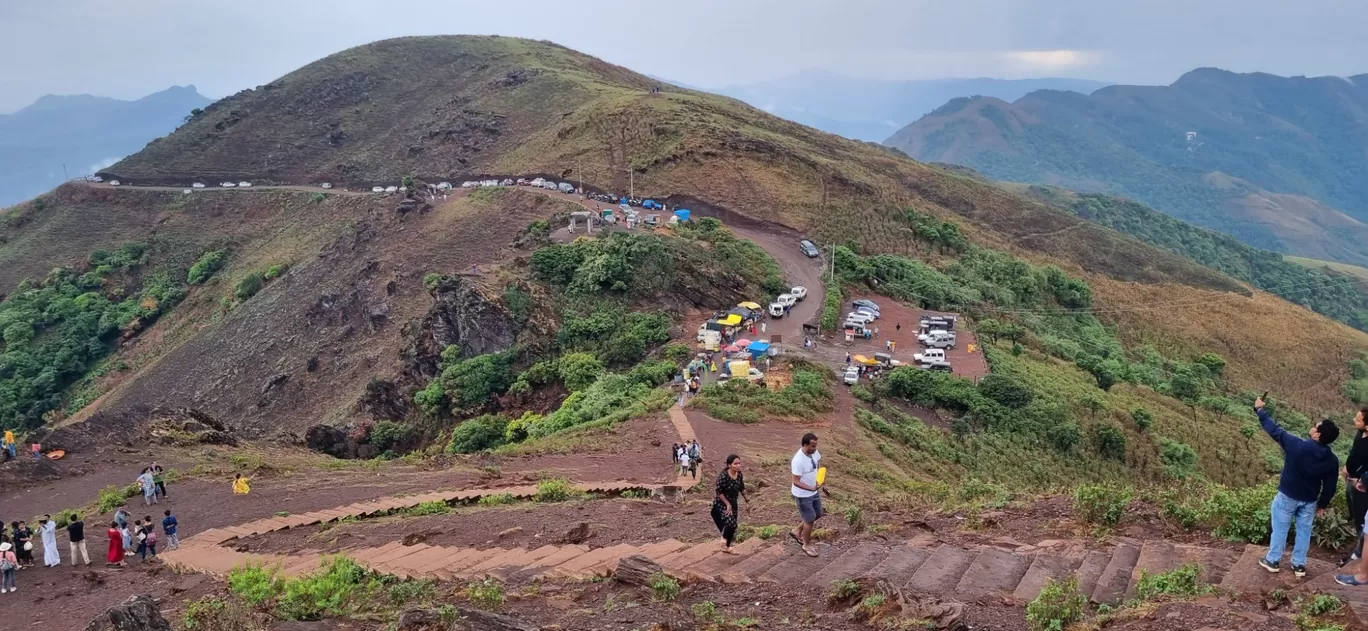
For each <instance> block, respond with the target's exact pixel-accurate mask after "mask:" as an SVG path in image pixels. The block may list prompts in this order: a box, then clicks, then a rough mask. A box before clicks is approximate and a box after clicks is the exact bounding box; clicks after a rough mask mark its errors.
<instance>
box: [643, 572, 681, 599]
mask: <svg viewBox="0 0 1368 631" xmlns="http://www.w3.org/2000/svg"><path fill="white" fill-rule="evenodd" d="M650 585H651V599H652V600H655V601H656V602H671V601H673V600H675V599H676V598H679V581H677V580H675V579H674V577H672V576H670V575H669V574H666V573H664V572H657V573H655V574H652V575H651V578H650Z"/></svg>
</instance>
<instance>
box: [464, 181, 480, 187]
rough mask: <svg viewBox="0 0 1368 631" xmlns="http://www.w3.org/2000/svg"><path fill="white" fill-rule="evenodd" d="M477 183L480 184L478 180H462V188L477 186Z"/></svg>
mask: <svg viewBox="0 0 1368 631" xmlns="http://www.w3.org/2000/svg"><path fill="white" fill-rule="evenodd" d="M477 184H478V182H470V181H466V182H461V188H475V186H476V185H477Z"/></svg>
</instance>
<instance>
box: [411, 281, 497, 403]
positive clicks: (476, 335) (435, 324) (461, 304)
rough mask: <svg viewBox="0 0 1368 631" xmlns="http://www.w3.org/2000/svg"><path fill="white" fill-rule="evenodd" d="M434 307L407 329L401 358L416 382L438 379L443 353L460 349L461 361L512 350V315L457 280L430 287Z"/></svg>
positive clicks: (468, 285)
mask: <svg viewBox="0 0 1368 631" xmlns="http://www.w3.org/2000/svg"><path fill="white" fill-rule="evenodd" d="M430 291H431V293H432V299H433V304H432V307H431V308H430V309H428V312H427V315H425V316H424V317H423V318H422V320H420V321H418V322H417V323H416V326H414V327H412V328H411V329H410V331H409V332H408V333H409V340H408V344H407V346H406V347H405V348H404V350H403V353H402V357H403V360H404V368H405V372H406V373H407V375H408V376H409V377H410V378H412V379H413V380H414V381H415V382H418V381H427V380H428V379H431V378H433V377H435V376H437V367H438V365H439V364H440V363H441V359H442V350H443V349H445V348H447V347H448V346H456V347H458V348H460V349H461V351H460V354H461V357H474V356H476V355H484V354H486V353H497V352H500V351H506V350H508V349H509V348H511V347H512V346H513V337H514V335H515V334H516V333H517V330H516V329H517V324H516V321H515V320H514V318H513V314H511V313H509V312H508V311H507V310H506V309H504V308H503V307H502V306H501V305H499V304H496V303H494V302H492V301H490V300H489V299H487V298H485V296H484V294H482V293H480V291H479V289H477V288H476V287H475V286H473V285H472V284H471V283H469V282H468V281H466V279H464V278H460V277H444V278H442V279H441V280H440V281H438V282H437V283H436V284H435V285H434V286H433V287H431V290H430Z"/></svg>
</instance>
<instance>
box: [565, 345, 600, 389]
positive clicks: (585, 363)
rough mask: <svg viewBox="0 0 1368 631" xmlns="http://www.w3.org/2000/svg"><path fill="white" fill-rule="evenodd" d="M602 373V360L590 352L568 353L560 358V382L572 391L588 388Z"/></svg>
mask: <svg viewBox="0 0 1368 631" xmlns="http://www.w3.org/2000/svg"><path fill="white" fill-rule="evenodd" d="M603 373H604V368H603V362H601V361H599V359H598V358H597V357H594V355H593V354H592V353H570V354H568V355H565V356H563V357H561V358H560V376H561V382H562V383H564V384H565V387H566V388H567V389H569V390H570V391H572V392H574V391H577V390H583V389H585V388H588V387H589V386H590V385H592V384H593V383H594V382H595V381H597V380H598V378H599V377H601V376H603Z"/></svg>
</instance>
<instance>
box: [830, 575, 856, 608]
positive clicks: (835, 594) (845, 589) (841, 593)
mask: <svg viewBox="0 0 1368 631" xmlns="http://www.w3.org/2000/svg"><path fill="white" fill-rule="evenodd" d="M859 594H860V584H859V583H856V582H855V581H852V580H850V579H839V580H835V581H831V588H830V589H828V590H827V602H831V603H842V602H846V601H848V600H850V599H851V598H854V597H856V596H858V595H859Z"/></svg>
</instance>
